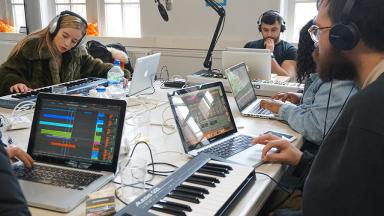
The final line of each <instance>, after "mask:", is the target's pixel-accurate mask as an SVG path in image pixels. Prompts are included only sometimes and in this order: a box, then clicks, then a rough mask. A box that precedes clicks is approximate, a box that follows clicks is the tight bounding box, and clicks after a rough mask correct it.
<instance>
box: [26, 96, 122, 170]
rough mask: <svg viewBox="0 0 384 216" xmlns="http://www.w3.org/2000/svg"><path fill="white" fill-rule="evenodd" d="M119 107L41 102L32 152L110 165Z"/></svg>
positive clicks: (54, 101) (51, 101)
mask: <svg viewBox="0 0 384 216" xmlns="http://www.w3.org/2000/svg"><path fill="white" fill-rule="evenodd" d="M119 110H120V108H119V107H116V106H110V105H102V104H84V103H81V104H80V103H76V102H62V101H56V100H46V101H43V104H42V108H41V110H40V113H39V116H38V119H37V121H38V125H37V129H36V132H35V133H36V136H35V140H34V143H35V144H34V154H35V155H43V156H53V157H58V158H66V159H72V160H80V161H85V162H89V163H98V164H107V165H109V164H112V160H113V153H114V150H115V143H116V140H115V137H116V133H117V128H118V115H119Z"/></svg>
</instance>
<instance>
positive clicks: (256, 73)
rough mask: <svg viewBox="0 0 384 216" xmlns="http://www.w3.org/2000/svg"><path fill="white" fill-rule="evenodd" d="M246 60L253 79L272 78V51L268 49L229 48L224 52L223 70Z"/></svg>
mask: <svg viewBox="0 0 384 216" xmlns="http://www.w3.org/2000/svg"><path fill="white" fill-rule="evenodd" d="M241 62H245V63H246V64H247V65H248V68H249V76H250V78H251V80H271V52H270V50H268V49H250V48H228V49H227V50H225V51H223V54H222V68H223V70H225V69H227V68H229V67H231V66H233V65H236V64H239V63H241Z"/></svg>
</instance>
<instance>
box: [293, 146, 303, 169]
mask: <svg viewBox="0 0 384 216" xmlns="http://www.w3.org/2000/svg"><path fill="white" fill-rule="evenodd" d="M302 156H303V152H302V151H300V150H299V149H295V154H294V159H293V160H292V164H291V165H292V166H297V165H298V164H299V162H300V160H301V157H302Z"/></svg>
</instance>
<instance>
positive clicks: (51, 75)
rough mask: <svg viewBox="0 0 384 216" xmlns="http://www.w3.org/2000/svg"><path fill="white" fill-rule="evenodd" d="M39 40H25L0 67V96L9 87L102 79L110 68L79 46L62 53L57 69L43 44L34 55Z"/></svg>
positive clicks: (5, 92) (34, 86)
mask: <svg viewBox="0 0 384 216" xmlns="http://www.w3.org/2000/svg"><path fill="white" fill-rule="evenodd" d="M39 40H40V39H38V38H34V39H31V40H30V41H28V42H27V43H26V44H25V46H24V47H23V48H22V50H21V51H20V52H19V53H18V54H17V55H16V56H13V57H11V58H9V59H8V60H7V61H6V62H5V63H4V64H2V65H1V66H0V77H1V79H0V95H6V94H10V92H9V88H10V87H11V86H13V85H14V84H17V83H24V84H26V85H27V86H28V87H30V88H33V89H34V88H40V87H44V86H49V85H53V84H59V83H62V82H68V81H72V80H76V79H80V78H85V77H92V76H93V77H106V76H107V72H108V70H109V69H110V68H111V67H112V66H113V64H107V63H103V62H102V61H101V60H99V59H94V58H93V57H92V56H90V55H88V53H87V51H86V49H85V48H84V47H83V46H79V47H77V48H75V49H73V50H70V51H68V52H66V53H64V54H63V57H62V64H61V69H60V68H57V66H56V64H55V63H54V58H53V56H52V55H51V53H50V52H49V50H48V47H47V46H46V44H45V46H44V47H43V48H42V52H40V53H38V52H37V46H38V42H39Z"/></svg>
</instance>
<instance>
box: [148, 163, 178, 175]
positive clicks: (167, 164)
mask: <svg viewBox="0 0 384 216" xmlns="http://www.w3.org/2000/svg"><path fill="white" fill-rule="evenodd" d="M151 165H166V166H170V167H172V168H175V169H174V170H167V171H152V170H148V171H147V173H148V174H151V175H158V176H168V175H165V174H170V173H173V172H175V170H176V169H177V168H178V167H177V166H175V165H173V164H170V163H164V162H158V163H152V164H148V166H151Z"/></svg>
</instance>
